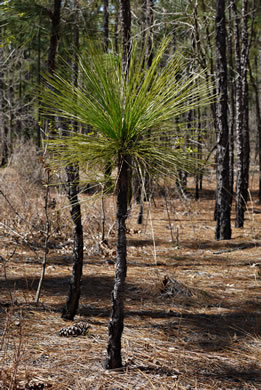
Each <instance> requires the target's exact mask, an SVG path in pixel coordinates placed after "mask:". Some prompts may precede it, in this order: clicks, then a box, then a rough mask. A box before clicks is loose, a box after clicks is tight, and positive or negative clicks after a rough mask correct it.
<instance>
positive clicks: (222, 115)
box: [215, 0, 232, 240]
mask: <svg viewBox="0 0 261 390" xmlns="http://www.w3.org/2000/svg"><path fill="white" fill-rule="evenodd" d="M216 54H217V71H216V73H217V92H218V96H219V99H218V101H217V104H216V109H217V192H216V194H217V195H216V221H217V225H216V233H215V237H216V239H217V240H229V239H230V238H231V222H230V213H231V201H232V197H231V193H230V188H229V142H228V141H229V137H228V134H229V131H228V123H227V60H226V24H225V0H216Z"/></svg>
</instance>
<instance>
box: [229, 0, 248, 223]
mask: <svg viewBox="0 0 261 390" xmlns="http://www.w3.org/2000/svg"><path fill="white" fill-rule="evenodd" d="M231 5H232V11H233V16H234V31H235V34H234V36H235V64H236V73H237V78H236V95H235V100H236V150H237V181H236V220H235V226H236V227H239V228H240V227H243V226H244V215H245V210H246V203H247V198H248V171H249V131H248V102H247V87H248V86H247V80H246V75H247V73H246V72H247V69H246V62H245V60H246V57H247V56H248V54H247V51H248V49H247V46H248V43H247V42H246V41H247V39H248V38H247V24H246V23H247V0H243V5H242V17H243V18H244V20H243V21H242V38H243V39H242V41H241V45H240V26H239V21H240V18H239V15H238V10H237V6H236V2H235V0H231ZM244 105H246V107H244ZM244 143H245V145H244Z"/></svg>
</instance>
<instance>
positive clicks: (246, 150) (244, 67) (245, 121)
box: [241, 0, 250, 211]
mask: <svg viewBox="0 0 261 390" xmlns="http://www.w3.org/2000/svg"><path fill="white" fill-rule="evenodd" d="M241 21H242V32H241V41H242V45H241V71H242V116H243V118H242V138H243V199H244V211H245V209H246V204H247V201H248V182H249V155H250V146H249V110H248V78H247V76H248V54H249V53H248V52H249V44H248V0H243V1H242V17H241Z"/></svg>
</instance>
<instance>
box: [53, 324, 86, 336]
mask: <svg viewBox="0 0 261 390" xmlns="http://www.w3.org/2000/svg"><path fill="white" fill-rule="evenodd" d="M89 328H90V325H89V324H88V322H84V321H80V322H76V323H75V324H73V325H70V326H67V327H65V328H62V329H60V330H59V333H58V334H59V336H65V337H76V336H86V334H87V333H88V329H89Z"/></svg>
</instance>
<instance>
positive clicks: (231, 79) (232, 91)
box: [227, 8, 235, 197]
mask: <svg viewBox="0 0 261 390" xmlns="http://www.w3.org/2000/svg"><path fill="white" fill-rule="evenodd" d="M227 49H228V50H227V51H228V65H229V72H228V91H229V102H230V104H229V108H230V116H229V191H230V193H231V196H232V197H233V193H234V133H235V87H234V83H235V74H234V62H233V27H232V15H231V8H229V20H228V36H227Z"/></svg>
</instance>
